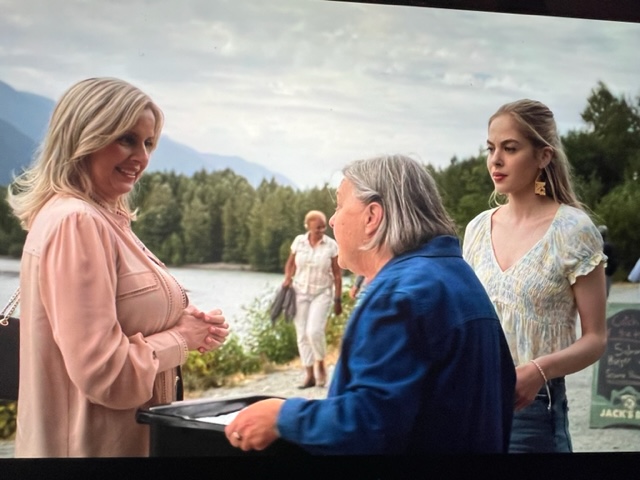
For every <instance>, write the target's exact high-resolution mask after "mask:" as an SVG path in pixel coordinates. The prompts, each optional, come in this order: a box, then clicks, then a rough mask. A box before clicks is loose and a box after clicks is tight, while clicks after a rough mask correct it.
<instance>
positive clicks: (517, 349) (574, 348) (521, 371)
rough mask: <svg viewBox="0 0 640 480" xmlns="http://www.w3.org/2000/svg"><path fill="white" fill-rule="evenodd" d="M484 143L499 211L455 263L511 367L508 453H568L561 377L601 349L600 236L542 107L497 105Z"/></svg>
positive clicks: (488, 214)
mask: <svg viewBox="0 0 640 480" xmlns="http://www.w3.org/2000/svg"><path fill="white" fill-rule="evenodd" d="M487 146H488V148H487V150H488V155H487V168H488V170H489V174H490V175H491V178H492V180H493V183H494V187H495V191H494V193H493V195H492V200H494V201H495V203H496V204H497V205H498V206H497V207H495V208H493V209H490V210H487V211H485V212H483V213H481V214H480V215H478V216H477V217H476V218H475V219H473V220H472V221H471V222H470V223H469V225H468V226H467V228H466V231H465V237H464V257H465V259H466V260H467V261H468V262H469V263H470V264H471V266H472V267H473V268H474V270H475V272H476V273H477V275H478V277H479V278H480V280H481V281H482V283H483V284H484V286H485V288H486V290H487V292H488V293H489V296H490V298H491V300H492V302H493V304H494V306H495V308H496V310H497V312H498V315H499V317H500V322H501V324H502V327H503V328H504V331H505V334H506V336H507V340H508V342H509V347H510V350H511V354H512V356H513V359H514V362H515V364H516V367H517V368H516V373H517V383H516V392H515V393H516V395H515V416H514V423H513V427H512V434H511V444H510V450H509V451H510V452H570V451H571V450H572V447H571V438H570V435H569V428H568V418H567V399H566V394H565V384H564V376H565V375H568V374H570V373H574V372H577V371H579V370H582V369H583V368H585V367H587V366H589V365H591V364H592V363H594V362H595V361H597V360H598V359H599V358H600V356H601V355H602V353H603V352H604V349H605V344H606V330H605V305H606V298H605V276H604V263H605V261H606V257H605V256H604V254H603V250H602V249H603V245H602V238H601V236H600V233H599V232H598V229H597V228H596V226H595V225H594V224H593V222H592V221H591V219H590V218H589V216H588V215H587V214H586V213H585V212H584V211H583V209H582V207H581V205H580V203H579V202H578V200H577V199H576V197H575V195H574V193H573V188H572V186H571V182H570V173H569V163H568V160H567V157H566V155H565V153H564V151H563V148H562V145H561V143H560V138H559V136H558V132H557V128H556V124H555V120H554V118H553V113H552V112H551V111H550V110H549V109H548V108H547V107H546V106H545V105H543V104H542V103H540V102H536V101H532V100H520V101H516V102H513V103H509V104H506V105H504V106H502V107H501V108H500V109H498V111H497V112H496V113H495V114H494V115H493V116H492V117H491V118H490V119H489V132H488V140H487ZM499 197H502V198H506V202H505V203H504V204H500V203H499V202H498V201H497V199H498V198H499ZM578 316H579V318H580V326H581V332H582V334H581V337H580V338H579V339H576V323H577V321H576V320H577V317H578Z"/></svg>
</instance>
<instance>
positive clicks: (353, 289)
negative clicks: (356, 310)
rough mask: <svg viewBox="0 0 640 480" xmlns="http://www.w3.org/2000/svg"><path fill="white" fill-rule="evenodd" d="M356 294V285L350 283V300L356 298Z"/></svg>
mask: <svg viewBox="0 0 640 480" xmlns="http://www.w3.org/2000/svg"><path fill="white" fill-rule="evenodd" d="M356 295H358V287H356V286H355V285H351V288H350V289H349V298H350V299H351V300H354V299H355V298H356Z"/></svg>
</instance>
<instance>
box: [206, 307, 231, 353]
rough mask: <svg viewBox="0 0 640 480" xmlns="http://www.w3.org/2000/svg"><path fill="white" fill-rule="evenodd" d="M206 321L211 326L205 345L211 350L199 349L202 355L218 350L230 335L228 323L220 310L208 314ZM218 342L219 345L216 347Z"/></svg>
mask: <svg viewBox="0 0 640 480" xmlns="http://www.w3.org/2000/svg"><path fill="white" fill-rule="evenodd" d="M204 320H205V321H206V322H207V323H209V324H210V325H211V326H210V327H209V335H207V336H206V337H205V343H206V344H207V345H209V346H210V347H211V348H206V347H205V346H201V347H198V351H199V352H200V353H205V352H207V351H209V350H213V349H214V348H218V347H219V346H221V345H222V344H223V343H224V342H225V340H226V339H227V337H228V335H229V324H228V323H227V322H226V320H225V318H224V315H222V311H221V310H220V309H216V310H211V311H209V312H207V313H206V314H205V317H204ZM216 342H217V345H215V343H216Z"/></svg>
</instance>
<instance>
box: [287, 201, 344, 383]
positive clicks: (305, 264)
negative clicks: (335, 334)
mask: <svg viewBox="0 0 640 480" xmlns="http://www.w3.org/2000/svg"><path fill="white" fill-rule="evenodd" d="M304 227H305V228H306V229H307V233H305V234H302V235H298V236H297V237H296V238H295V239H294V240H293V243H292V244H291V254H290V255H289V258H288V259H287V263H286V265H285V269H284V272H285V279H284V282H283V284H282V286H283V287H288V286H289V285H291V284H293V287H294V290H295V293H296V315H295V317H294V320H293V323H294V325H295V327H296V336H297V339H298V351H299V353H300V361H301V362H302V365H303V366H304V368H305V378H304V381H303V382H302V384H301V385H300V387H299V388H309V387H313V386H315V385H318V386H319V387H323V386H324V385H325V383H326V381H327V369H326V365H325V363H324V357H325V355H326V349H327V345H326V343H327V342H326V335H325V327H326V325H327V317H328V315H329V310H330V308H331V304H332V303H333V308H334V312H335V314H336V315H340V313H342V303H341V302H342V273H341V271H340V267H339V266H338V246H337V244H336V242H335V240H333V239H332V238H330V237H328V236H327V235H325V233H324V232H325V230H326V229H327V217H326V216H325V214H324V213H322V212H320V211H318V210H311V211H310V212H308V213H307V214H306V215H305V217H304ZM314 366H315V368H314ZM314 370H316V371H314Z"/></svg>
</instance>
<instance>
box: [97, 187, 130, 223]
mask: <svg viewBox="0 0 640 480" xmlns="http://www.w3.org/2000/svg"><path fill="white" fill-rule="evenodd" d="M89 198H90V199H91V200H93V202H94V203H96V204H97V205H98V206H100V207H102V208H104V209H105V210H106V211H107V212H109V213H115V214H116V215H120V216H121V217H125V218H129V217H128V216H127V215H126V214H125V213H124V212H123V211H121V210H119V209H118V208H115V209H114V208H111V207H110V206H109V205H107V204H106V203H104V202H102V201H101V200H99V199H98V198H97V197H96V196H95V195H93V194H91V193H90V194H89Z"/></svg>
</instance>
